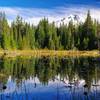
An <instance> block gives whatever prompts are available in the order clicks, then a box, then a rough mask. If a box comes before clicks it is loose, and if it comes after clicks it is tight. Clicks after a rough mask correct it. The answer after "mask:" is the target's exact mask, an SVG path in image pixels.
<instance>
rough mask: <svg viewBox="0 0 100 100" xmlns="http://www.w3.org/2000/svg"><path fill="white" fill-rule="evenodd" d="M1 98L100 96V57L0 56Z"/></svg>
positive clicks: (97, 99)
mask: <svg viewBox="0 0 100 100" xmlns="http://www.w3.org/2000/svg"><path fill="white" fill-rule="evenodd" d="M0 100H100V62H99V58H90V57H88V58H75V57H74V58H73V57H70V58H67V57H62V58H61V57H60V58H57V57H32V58H21V57H17V58H14V59H7V58H0Z"/></svg>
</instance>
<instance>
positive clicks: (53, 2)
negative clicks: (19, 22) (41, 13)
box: [0, 0, 100, 9]
mask: <svg viewBox="0 0 100 100" xmlns="http://www.w3.org/2000/svg"><path fill="white" fill-rule="evenodd" d="M99 2H100V1H99V0H0V6H9V7H24V8H48V9H49V8H52V7H58V6H63V5H71V4H83V5H93V6H98V5H99Z"/></svg>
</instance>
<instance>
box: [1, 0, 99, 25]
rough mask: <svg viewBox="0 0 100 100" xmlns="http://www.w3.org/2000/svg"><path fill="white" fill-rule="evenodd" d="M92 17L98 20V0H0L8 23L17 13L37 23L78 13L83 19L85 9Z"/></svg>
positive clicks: (66, 19) (66, 18)
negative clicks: (43, 19)
mask: <svg viewBox="0 0 100 100" xmlns="http://www.w3.org/2000/svg"><path fill="white" fill-rule="evenodd" d="M88 10H90V11H91V16H92V18H93V19H97V20H98V21H100V0H0V11H2V12H5V14H6V16H7V19H8V22H9V24H10V23H11V22H12V21H13V20H14V19H15V18H16V16H17V15H20V16H21V17H23V19H24V20H25V21H26V22H29V23H30V24H34V25H37V24H38V23H39V21H40V20H41V19H42V18H44V17H46V18H48V19H49V21H50V22H52V21H56V22H58V21H60V20H61V19H63V18H65V21H66V22H68V21H69V19H68V17H69V16H72V17H73V16H74V15H78V16H79V20H80V21H84V19H85V18H86V14H87V11H88Z"/></svg>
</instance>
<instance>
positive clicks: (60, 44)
mask: <svg viewBox="0 0 100 100" xmlns="http://www.w3.org/2000/svg"><path fill="white" fill-rule="evenodd" d="M99 40H100V24H99V22H98V21H96V20H92V18H91V15H90V11H88V14H87V18H86V20H85V22H84V23H82V22H81V23H77V24H74V22H73V21H72V20H70V21H69V23H68V24H64V23H62V24H60V26H59V27H57V26H56V23H55V22H52V23H49V21H48V19H46V18H44V19H42V20H41V21H40V22H39V24H38V25H37V26H34V25H30V24H29V23H26V22H25V21H23V19H22V18H21V17H19V16H17V18H16V20H15V21H13V22H12V23H11V26H9V25H8V21H7V19H6V16H5V14H4V13H0V48H1V50H34V49H50V50H72V49H74V50H94V49H98V48H99Z"/></svg>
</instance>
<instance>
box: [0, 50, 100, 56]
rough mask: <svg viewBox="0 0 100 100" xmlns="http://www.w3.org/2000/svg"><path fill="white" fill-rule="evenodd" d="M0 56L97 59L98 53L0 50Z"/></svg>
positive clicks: (99, 54) (94, 51)
mask: <svg viewBox="0 0 100 100" xmlns="http://www.w3.org/2000/svg"><path fill="white" fill-rule="evenodd" d="M0 55H1V56H3V55H4V56H6V57H16V56H90V57H98V56H100V53H99V51H98V50H93V51H74V50H69V51H66V50H62V51H55V50H13V51H12V50H10V51H8V50H6V51H4V50H1V51H0Z"/></svg>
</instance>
